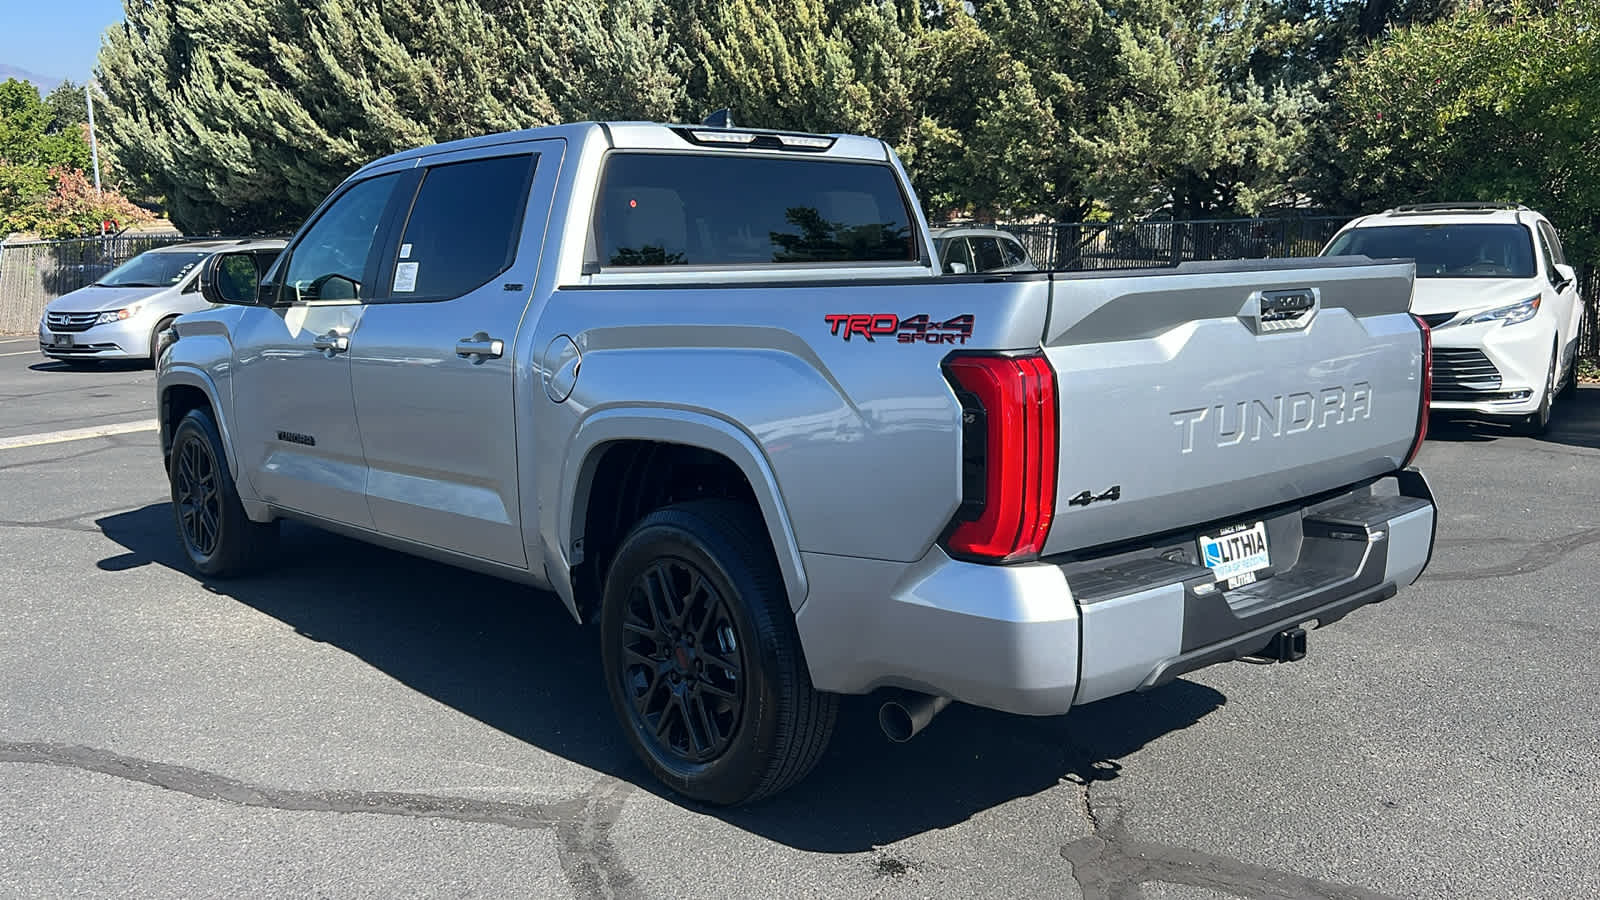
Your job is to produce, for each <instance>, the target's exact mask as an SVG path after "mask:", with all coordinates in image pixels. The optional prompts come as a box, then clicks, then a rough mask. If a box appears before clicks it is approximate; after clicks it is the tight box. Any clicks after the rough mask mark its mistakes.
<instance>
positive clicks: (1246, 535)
mask: <svg viewBox="0 0 1600 900" xmlns="http://www.w3.org/2000/svg"><path fill="white" fill-rule="evenodd" d="M1200 561H1201V562H1202V563H1204V564H1205V566H1206V568H1208V569H1210V570H1211V571H1212V572H1213V573H1215V574H1216V576H1217V580H1218V581H1221V582H1225V584H1224V587H1228V588H1236V587H1241V586H1243V585H1246V584H1249V583H1251V582H1253V581H1255V580H1256V572H1258V571H1260V570H1262V569H1265V568H1266V567H1267V566H1269V565H1271V563H1272V557H1271V555H1270V554H1269V553H1268V552H1267V524H1266V523H1265V522H1257V523H1255V524H1254V525H1239V526H1236V527H1233V528H1229V529H1226V530H1224V531H1223V532H1222V533H1221V534H1219V535H1217V536H1216V537H1207V536H1205V535H1203V534H1202V535H1200Z"/></svg>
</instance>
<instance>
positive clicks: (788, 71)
mask: <svg viewBox="0 0 1600 900" xmlns="http://www.w3.org/2000/svg"><path fill="white" fill-rule="evenodd" d="M1511 2H1515V3H1517V4H1519V5H1515V6H1509V5H1505V4H1507V3H1511ZM125 3H126V22H125V23H124V24H121V25H118V26H115V27H113V28H112V30H111V32H110V33H109V34H108V35H107V38H106V41H105V45H104V49H103V50H102V54H101V59H100V74H101V76H102V77H101V83H102V84H103V85H104V86H105V90H106V92H107V94H108V97H107V101H106V104H105V107H106V108H105V113H104V116H103V119H104V123H105V132H106V133H107V134H109V136H110V138H111V143H113V144H114V149H115V151H116V152H117V153H118V154H119V155H120V157H121V158H122V160H123V162H124V164H125V166H126V168H127V170H128V171H129V172H130V173H132V175H133V176H134V177H135V178H136V180H137V182H138V187H139V188H140V189H141V190H142V191H144V192H145V193H148V194H149V195H152V196H160V197H162V198H163V199H164V201H165V203H166V205H167V207H168V209H169V210H170V213H171V215H172V217H173V218H174V221H175V222H177V223H178V224H179V225H180V226H181V227H184V228H187V229H191V230H201V231H217V230H221V231H241V232H242V231H253V230H284V229H288V228H290V227H292V226H293V225H295V224H296V223H297V222H299V221H300V220H301V219H302V218H303V216H304V215H305V214H306V213H307V212H308V211H309V210H310V208H311V207H312V206H314V205H315V203H316V202H317V201H318V200H320V199H321V198H322V197H323V196H324V195H325V194H326V192H327V191H328V190H329V189H330V188H331V187H332V186H333V185H334V184H335V183H337V182H338V181H339V180H340V179H342V178H343V177H345V176H346V175H348V174H349V173H350V172H351V171H352V170H354V169H355V168H356V167H358V166H360V165H361V164H363V163H365V162H367V161H369V160H371V159H373V158H376V157H378V156H381V155H383V154H386V153H390V152H393V151H396V150H400V149H404V148H409V147H415V146H419V145H424V144H428V143H432V142H436V141H444V140H450V139H453V138H458V137H465V136H468V135H474V134H482V133H486V132H491V131H500V130H508V129H514V128H521V127H529V126H536V125H542V124H547V123H551V122H557V121H580V120H603V119H649V120H665V121H698V120H699V119H700V118H701V117H703V116H704V115H706V114H707V113H709V112H710V111H712V110H714V109H717V108H719V107H728V108H730V109H732V110H733V114H734V118H735V121H736V122H737V123H739V124H748V125H753V126H758V127H769V128H789V129H803V130H814V131H826V132H833V131H846V132H857V133H865V134H871V135H876V136H879V137H882V138H884V139H885V140H886V141H888V142H889V143H890V144H891V145H892V146H893V147H894V148H895V150H896V151H897V152H898V153H899V154H900V156H901V158H902V159H903V160H904V161H905V163H906V165H907V167H908V169H909V170H910V172H911V174H912V176H913V179H914V181H915V183H916V185H917V188H918V192H919V194H920V196H921V197H922V199H923V201H924V203H925V205H926V206H927V207H928V208H929V210H930V211H931V212H933V213H935V214H938V215H943V214H946V213H960V214H967V215H976V216H980V217H987V216H992V217H1005V218H1011V219H1017V218H1022V217H1026V216H1042V217H1048V218H1053V219H1057V220H1066V219H1078V218H1083V217H1085V216H1087V215H1089V214H1090V213H1091V211H1092V210H1093V211H1099V212H1101V213H1103V212H1105V211H1111V212H1115V213H1116V214H1119V215H1123V216H1139V215H1144V214H1148V213H1150V212H1152V211H1155V210H1161V209H1167V210H1170V212H1171V214H1172V215H1173V216H1175V217H1178V218H1185V217H1199V216H1222V215H1233V214H1240V213H1255V212H1258V211H1262V210H1265V209H1269V208H1272V207H1275V206H1279V205H1303V204H1305V203H1306V202H1308V201H1309V200H1315V201H1318V202H1320V203H1322V204H1325V205H1329V206H1333V207H1335V208H1341V209H1350V210H1352V211H1353V210H1355V209H1358V208H1362V207H1364V206H1368V205H1371V204H1374V203H1381V202H1390V201H1391V200H1393V199H1440V198H1441V197H1447V196H1487V195H1494V196H1506V197H1511V196H1515V197H1516V198H1517V199H1521V200H1525V201H1527V202H1530V203H1540V204H1544V205H1545V206H1547V207H1549V208H1550V209H1552V210H1559V211H1562V214H1563V215H1571V216H1582V215H1586V214H1587V213H1585V212H1583V211H1584V210H1587V209H1590V208H1591V207H1592V206H1593V205H1594V204H1593V202H1592V201H1591V199H1588V193H1589V192H1592V191H1593V190H1594V187H1593V186H1594V185H1595V184H1596V182H1597V181H1600V179H1597V178H1596V177H1595V176H1596V174H1597V173H1596V172H1595V171H1594V165H1595V163H1594V162H1593V161H1594V160H1596V159H1600V154H1596V153H1595V152H1594V151H1595V149H1596V147H1595V146H1594V143H1593V139H1594V137H1593V121H1592V119H1593V113H1592V111H1593V110H1595V109H1597V108H1600V103H1596V99H1597V98H1596V97H1595V88H1594V85H1595V84H1597V83H1600V82H1597V81H1596V80H1595V78H1594V75H1595V74H1596V73H1595V72H1594V69H1595V59H1596V58H1597V57H1596V50H1595V46H1594V41H1595V37H1594V35H1596V34H1597V29H1596V28H1595V27H1594V26H1595V24H1596V23H1595V21H1594V19H1595V17H1596V13H1595V8H1596V7H1595V5H1594V4H1569V3H1562V2H1558V0H1487V5H1486V3H1485V0H971V2H963V0H790V2H785V3H770V2H766V0H259V2H255V3H250V4H240V3H232V2H225V0H125ZM1496 4H1499V5H1496ZM1429 78H1432V79H1435V80H1434V81H1432V82H1429V81H1428V79H1429ZM1586 79H1587V80H1586ZM1430 84H1431V85H1432V87H1430V86H1429V85H1430ZM58 93H60V92H58ZM77 93H81V91H79V92H76V93H65V94H61V96H60V98H59V100H60V101H61V102H60V103H59V104H57V103H55V102H52V104H51V105H50V106H51V110H52V111H51V112H50V113H49V114H48V115H47V120H48V121H50V122H59V121H64V120H65V119H66V118H70V117H71V116H72V115H75V114H76V113H75V107H74V108H73V109H72V110H68V109H67V106H68V102H67V101H69V100H71V99H72V98H74V97H76V96H77ZM97 111H98V110H97ZM1380 115H1381V116H1383V117H1384V118H1382V119H1381V120H1380V118H1379V116H1380ZM7 127H8V126H6V125H3V124H0V148H3V146H4V144H3V142H4V140H5V137H4V135H5V134H6V133H8V132H7ZM29 127H32V126H29ZM46 127H47V128H49V127H52V126H48V125H47V126H46ZM62 133H63V134H64V133H65V130H64V129H63V130H62ZM3 152H4V151H3V149H0V153H3ZM0 190H5V188H0ZM1586 204H1587V205H1586ZM1584 221H1588V220H1584ZM1563 224H1564V225H1568V226H1570V225H1571V224H1576V220H1574V221H1573V222H1570V223H1569V222H1563Z"/></svg>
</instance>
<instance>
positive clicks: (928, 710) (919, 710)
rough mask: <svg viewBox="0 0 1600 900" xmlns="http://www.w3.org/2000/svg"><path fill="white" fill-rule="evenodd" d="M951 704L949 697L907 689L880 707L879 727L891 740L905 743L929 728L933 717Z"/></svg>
mask: <svg viewBox="0 0 1600 900" xmlns="http://www.w3.org/2000/svg"><path fill="white" fill-rule="evenodd" d="M949 705H950V698H949V697H935V696H932V695H931V694H919V693H916V692H912V691H907V692H905V693H904V694H903V695H901V696H899V697H896V698H895V699H893V700H888V701H886V702H885V703H884V704H883V705H882V706H880V707H878V727H879V728H881V729H883V734H884V736H885V737H887V738H888V739H889V740H891V741H894V742H895V743H896V744H904V743H905V742H906V741H909V740H911V739H912V738H914V737H916V736H917V734H918V733H920V732H921V731H922V729H924V728H927V727H928V723H930V722H932V721H933V717H934V716H937V715H938V714H939V713H940V712H942V711H943V710H944V708H945V707H947V706H949Z"/></svg>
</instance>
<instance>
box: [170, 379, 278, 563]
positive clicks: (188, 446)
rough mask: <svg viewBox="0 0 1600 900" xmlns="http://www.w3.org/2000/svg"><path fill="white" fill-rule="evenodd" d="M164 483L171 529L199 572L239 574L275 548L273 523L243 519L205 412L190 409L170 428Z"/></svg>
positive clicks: (218, 435) (213, 427)
mask: <svg viewBox="0 0 1600 900" xmlns="http://www.w3.org/2000/svg"><path fill="white" fill-rule="evenodd" d="M167 480H168V481H169V482H170V484H171V487H172V520H173V525H174V526H175V527H176V528H177V531H178V539H179V541H181V542H182V544H183V549H184V553H185V555H187V556H188V557H189V562H190V564H191V565H193V566H194V568H195V570H196V571H198V572H199V573H200V574H202V575H208V576H213V577H221V578H225V577H227V576H230V575H240V574H243V573H245V572H248V571H251V570H253V569H255V568H257V567H258V566H260V565H261V564H262V563H264V562H265V561H266V560H267V558H268V557H269V556H270V555H271V553H272V551H273V550H274V549H275V548H276V547H277V544H278V523H277V522H276V521H271V522H252V521H250V518H249V516H247V515H245V511H244V504H243V503H242V502H240V500H239V490H238V487H237V485H235V484H234V481H233V474H232V473H231V472H230V471H229V470H228V458H227V455H226V453H225V451H224V450H223V444H222V435H221V433H220V432H218V430H217V425H216V422H214V421H212V419H211V413H210V411H209V410H205V409H193V410H190V411H189V412H187V413H185V414H184V416H183V418H182V419H181V420H179V421H178V427H177V428H174V429H173V432H172V449H171V452H170V455H169V456H168V458H167Z"/></svg>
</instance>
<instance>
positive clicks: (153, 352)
mask: <svg viewBox="0 0 1600 900" xmlns="http://www.w3.org/2000/svg"><path fill="white" fill-rule="evenodd" d="M176 321H178V317H177V316H167V317H166V318H165V319H162V320H161V321H159V322H157V323H156V327H155V330H154V331H151V332H150V368H152V369H154V368H156V367H158V366H159V365H161V351H162V349H163V348H162V346H161V332H163V331H166V330H167V329H168V328H171V327H172V323H173V322H176Z"/></svg>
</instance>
